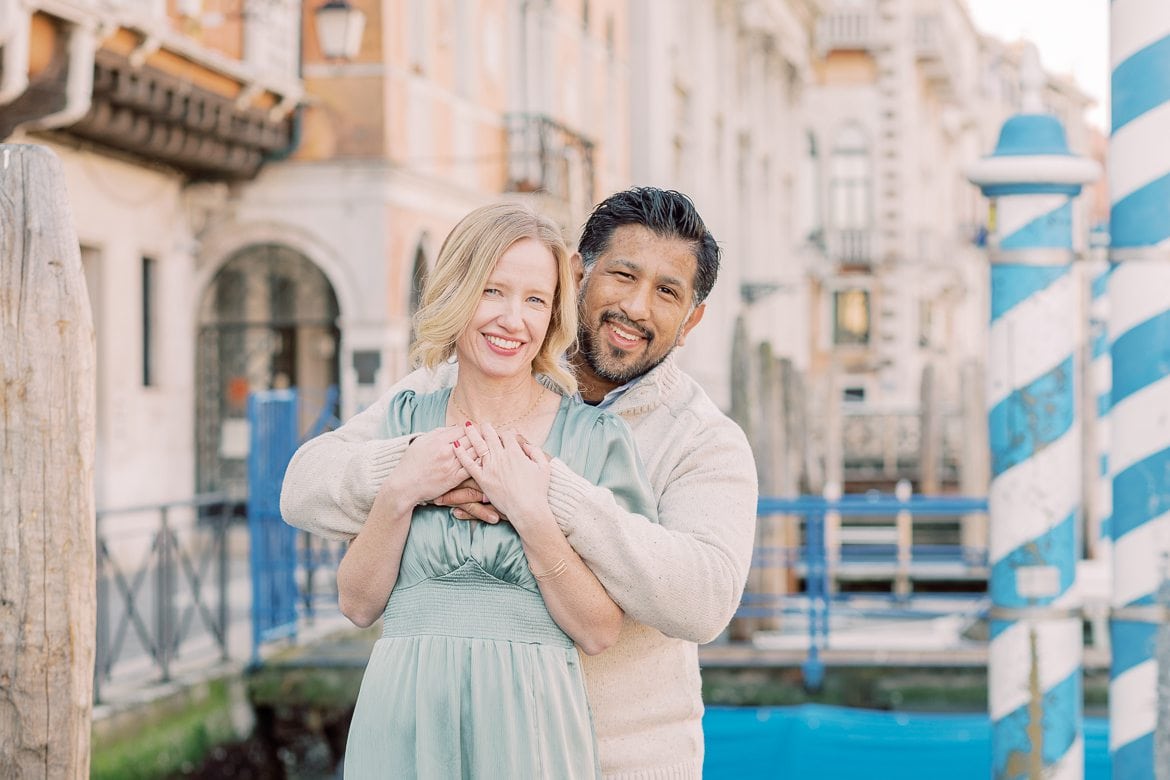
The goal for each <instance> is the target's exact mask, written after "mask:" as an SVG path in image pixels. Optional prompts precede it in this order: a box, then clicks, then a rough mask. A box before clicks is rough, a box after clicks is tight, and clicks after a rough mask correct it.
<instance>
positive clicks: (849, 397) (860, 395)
mask: <svg viewBox="0 0 1170 780" xmlns="http://www.w3.org/2000/svg"><path fill="white" fill-rule="evenodd" d="M841 400H842V401H844V402H845V403H847V404H860V403H865V388H864V387H845V388H842V389H841Z"/></svg>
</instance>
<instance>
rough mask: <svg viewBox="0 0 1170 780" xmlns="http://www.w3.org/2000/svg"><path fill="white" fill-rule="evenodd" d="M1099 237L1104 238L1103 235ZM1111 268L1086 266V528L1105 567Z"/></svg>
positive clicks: (1108, 561)
mask: <svg viewBox="0 0 1170 780" xmlns="http://www.w3.org/2000/svg"><path fill="white" fill-rule="evenodd" d="M1103 240H1107V236H1106V237H1105V238H1104V239H1103ZM1111 270H1112V266H1110V265H1109V263H1108V262H1106V261H1100V262H1098V261H1094V262H1093V263H1092V264H1091V265H1090V267H1089V361H1090V362H1089V382H1090V390H1091V397H1092V399H1093V403H1094V405H1095V408H1096V410H1097V421H1096V430H1095V435H1094V436H1093V441H1092V442H1090V446H1092V447H1093V450H1094V453H1095V454H1096V456H1097V457H1096V472H1095V473H1096V484H1095V486H1094V488H1095V489H1094V490H1093V491H1092V496H1093V504H1094V506H1093V511H1092V512H1091V515H1092V518H1093V522H1092V525H1091V526H1090V530H1091V531H1092V533H1093V534H1094V536H1093V544H1092V545H1091V547H1092V549H1093V557H1094V558H1095V559H1096V560H1097V561H1099V562H1100V563H1101V564H1102V565H1103V566H1105V567H1106V571H1108V570H1109V568H1108V567H1110V566H1111V565H1112V560H1113V536H1112V533H1111V531H1110V530H1109V517H1110V515H1112V514H1113V475H1112V473H1111V472H1110V471H1109V441H1110V438H1111V437H1110V431H1109V424H1110V420H1109V409H1110V407H1111V404H1112V400H1111V398H1112V391H1113V360H1112V358H1111V356H1110V354H1109V276H1110V271H1111ZM1111 576H1112V575H1110V577H1111Z"/></svg>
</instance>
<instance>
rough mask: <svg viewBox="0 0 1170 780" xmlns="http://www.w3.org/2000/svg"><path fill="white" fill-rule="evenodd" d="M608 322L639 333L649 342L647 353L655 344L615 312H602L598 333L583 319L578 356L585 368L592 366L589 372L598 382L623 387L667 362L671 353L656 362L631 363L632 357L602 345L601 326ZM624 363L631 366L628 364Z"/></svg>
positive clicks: (649, 335) (645, 334)
mask: <svg viewBox="0 0 1170 780" xmlns="http://www.w3.org/2000/svg"><path fill="white" fill-rule="evenodd" d="M606 322H615V323H617V324H618V325H620V326H621V327H623V328H627V329H629V330H633V331H635V332H637V333H638V334H640V335H641V336H642V337H643V338H645V339H646V348H647V349H648V348H649V347H650V345H651V344H653V343H654V336H653V335H651V334H649V333H647V332H646V331H645V329H644V328H640V327H638V326H637V325H634V324H633V323H632V322H630V321H629V320H627V319H626V318H625V317H622V316H621V315H619V314H615V313H614V312H609V311H606V312H602V313H601V317H600V318H599V320H598V323H597V328H596V329H593V328H591V327H590V326H589V325H588V324H587V320H586V319H585V318H582V320H581V324H582V327H581V328H580V329H579V331H580V332H579V333H578V334H577V336H578V341H579V342H580V349H579V353H580V355H581V357H582V359H583V360H584V361H585V364H586V365H587V366H589V370H590V371H592V372H593V375H594V376H596V377H597V378H598V379H602V380H604V381H606V382H612V383H613V384H615V385H624V384H626V383H627V382H631V381H633V380H635V379H637V378H638V377H640V376H642V375H643V374H646V373H648V372H650V371H652V370H653V369H654V368H656V367H657V366H658V365H659V364H660V363H662V361H664V360H666V358H667V357H668V356H669V355H670V353H671V351H672V350H669V349H668V350H667V351H666V352H664V353H663V354H662V355H660V356H658V357H657V358H643V359H641V360H639V359H637V358H633V359H632V360H631V355H630V353H628V352H625V351H624V350H621V349H618V348H617V347H614V346H612V345H609V344H605V343H602V341H601V339H597V338H595V335H596V334H597V332H598V331H600V330H601V326H602V325H604V324H605V323H606ZM623 359H625V361H630V362H628V363H627V362H625V361H624V360H623Z"/></svg>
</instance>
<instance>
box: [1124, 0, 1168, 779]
mask: <svg viewBox="0 0 1170 780" xmlns="http://www.w3.org/2000/svg"><path fill="white" fill-rule="evenodd" d="M1110 33H1111V34H1110V39H1111V41H1110V43H1111V47H1110V48H1111V51H1110V60H1111V66H1112V72H1113V79H1112V83H1113V86H1112V97H1111V102H1112V115H1113V116H1112V119H1113V121H1112V135H1111V138H1110V149H1109V157H1110V161H1109V171H1110V198H1111V200H1112V208H1111V212H1110V225H1109V232H1110V259H1111V260H1112V261H1113V263H1114V269H1113V275H1112V279H1111V280H1110V283H1109V284H1110V288H1109V296H1110V304H1111V305H1110V311H1111V313H1110V319H1109V326H1110V334H1111V337H1112V339H1113V345H1112V356H1113V409H1112V412H1111V415H1110V416H1111V419H1112V447H1111V455H1110V465H1111V468H1112V471H1113V516H1112V520H1111V527H1112V531H1113V562H1114V566H1113V572H1114V574H1113V620H1112V624H1111V631H1110V639H1111V644H1112V648H1113V664H1112V669H1111V678H1110V685H1109V713H1110V717H1109V726H1110V729H1109V730H1110V734H1109V743H1110V751H1111V752H1112V754H1113V777H1114V780H1137V778H1142V780H1146V778H1152V777H1154V776H1155V770H1156V769H1158V766H1157V763H1156V762H1155V749H1154V742H1155V738H1154V735H1155V727H1156V726H1157V725H1158V724H1157V704H1158V701H1157V696H1158V694H1157V689H1158V679H1159V669H1158V662H1157V658H1156V657H1155V653H1154V645H1155V638H1156V635H1157V630H1158V626H1159V624H1160V622H1161V611H1160V610H1159V609H1158V608H1157V599H1156V594H1157V592H1158V589H1159V587H1160V585H1161V583H1162V581H1163V579H1164V577H1165V576H1166V571H1165V567H1166V556H1167V554H1168V553H1170V143H1168V142H1167V139H1170V3H1167V2H1165V0H1113V2H1112V3H1111V5H1110ZM1166 759H1167V757H1163V760H1166Z"/></svg>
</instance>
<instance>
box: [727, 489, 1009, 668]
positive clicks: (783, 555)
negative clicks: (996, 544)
mask: <svg viewBox="0 0 1170 780" xmlns="http://www.w3.org/2000/svg"><path fill="white" fill-rule="evenodd" d="M986 511H987V500H986V499H983V498H967V497H959V496H913V495H912V496H908V497H905V498H899V497H898V496H895V495H891V494H883V493H865V494H851V495H844V496H841V497H839V498H824V497H821V496H799V497H797V498H791V499H785V498H774V497H761V498H760V501H759V508H758V515H759V518H760V523H761V527H763V525H764V524H765V523H767V522H769V520H773V519H779V518H783V517H788V518H792V520H793V522H795V523H796V525H797V526H798V533H797V534H796V535H795V536H796V539H795V540H794V541H793V542H792V543H788V544H774V543H768V542H767V541H765V543H763V544H757V546H756V548H755V551H754V555H753V559H752V569H753V574H756V573H758V572H761V571H764V570H768V569H773V570H776V569H778V570H780V571H782V572H786V573H788V574H789V575H790V577H791V579H793V580H796V582H797V587H796V588H793V589H792V590H791V591H789V592H787V593H777V592H768V591H767V590H764V589H759V588H757V589H754V590H753V588H752V584H751V583H752V582H758V578H756V577H753V578H751V579H750V580H749V587H748V589H747V590H746V591H745V593H744V597H743V600H742V602H741V604H740V608H739V610H738V612H737V616H738V617H747V618H772V619H774V620H776V621H777V622H779V621H780V620H782V619H783V618H784V617H785V616H791V615H794V614H799V615H802V616H803V617H804V618H805V619H806V620H807V624H808V626H807V633H808V648H807V655H806V657H805V661H804V663H803V664H802V671H803V674H804V678H805V684H806V685H808V686H809V687H810V688H817V687H819V686H820V684H821V682H822V680H823V678H824V669H825V664H824V659H823V656H824V651H825V650H826V649H827V647H828V644H829V634H830V622H829V618H830V614H831V612H832V611H833V610H834V609H838V608H841V607H842V606H843V605H848V604H849V603H850V602H851V601H853V600H856V599H857V598H858V597H859V596H860V595H862V594H859V593H841V592H838V590H837V587H836V586H837V584H838V583H837V581H836V579H835V577H836V574H837V572H838V571H841V570H846V569H848V567H849V566H852V565H869V566H870V567H871V569H872V567H873V566H874V565H875V564H876V565H878V566H881V565H882V564H890V565H891V566H900V567H904V568H905V569H906V570H908V571H909V572H913V571H914V570H915V567H916V566H922V565H924V564H928V565H937V564H939V563H948V564H952V565H953V566H954V572H955V576H961V575H962V574H963V573H964V572H969V571H978V570H980V569H984V568H985V565H986V555H987V551H986V549H985V548H983V547H978V548H967V547H964V546H963V545H962V544H961V543H937V542H936V543H918V544H915V543H913V542H912V541H910V542H909V543H908V544H907V545H905V549H902V548H901V547H900V546H899V545H898V544H896V543H881V542H879V543H875V544H865V545H849V544H839V545H835V546H834V549H833V550H832V558H833V560H832V561H831V560H830V550H829V545H828V544H827V540H826V526H827V522H826V521H827V519H828V518H830V517H833V518H834V520H835V521H836V522H841V521H849V520H857V519H863V520H864V519H872V518H883V517H887V518H896V517H898V516H899V515H902V516H903V517H905V518H906V519H907V521H908V522H912V521H915V520H917V521H922V520H924V519H939V518H945V519H954V520H958V519H959V518H961V517H963V516H965V515H971V514H976V513H986ZM771 536H773V535H772V534H769V533H766V532H764V533H761V534H759V535H758V538H761V539H764V540H768V539H769V538H770V537H771ZM801 581H803V587H800V582H801ZM983 589H984V588H982V587H980V591H982V590H983ZM863 595H864V596H865V598H866V599H867V600H870V601H872V600H873V599H874V598H875V597H878V598H880V599H882V600H884V601H885V602H886V603H885V605H883V607H882V608H881V613H882V616H884V617H893V616H902V617H906V616H915V617H923V616H928V615H930V614H931V612H930V610H929V609H927V608H924V607H922V606H919V605H917V604H916V602H915V600H914V598H913V594H907V593H898V592H894V591H892V590H891V591H890V592H885V593H873V592H866V593H864V594H863ZM982 595H983V594H982V592H980V593H978V594H976V596H977V597H978V598H982Z"/></svg>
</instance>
